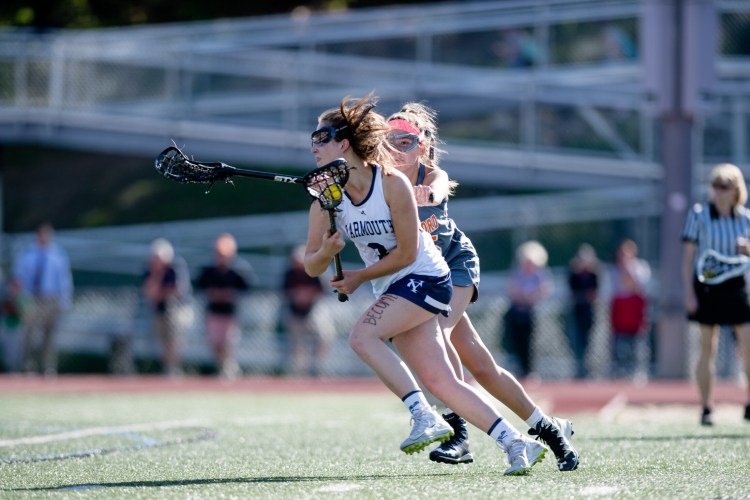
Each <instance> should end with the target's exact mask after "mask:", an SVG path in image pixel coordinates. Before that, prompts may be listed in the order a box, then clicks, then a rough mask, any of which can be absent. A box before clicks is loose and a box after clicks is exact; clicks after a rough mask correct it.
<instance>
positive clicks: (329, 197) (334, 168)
mask: <svg viewBox="0 0 750 500" xmlns="http://www.w3.org/2000/svg"><path fill="white" fill-rule="evenodd" d="M348 180H349V165H348V164H347V163H346V160H344V159H343V158H339V159H337V160H333V161H332V162H330V163H327V164H325V165H323V166H322V167H318V168H316V169H315V170H312V171H311V172H308V173H307V174H306V175H305V176H304V177H303V178H302V182H303V183H304V184H305V188H306V189H307V194H309V195H310V196H311V197H312V198H314V199H316V200H318V202H319V203H320V206H321V207H322V208H323V210H333V209H334V208H336V207H337V206H338V205H339V204H340V203H341V202H342V201H343V199H344V186H345V185H346V181H348Z"/></svg>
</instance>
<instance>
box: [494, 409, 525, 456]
mask: <svg viewBox="0 0 750 500" xmlns="http://www.w3.org/2000/svg"><path fill="white" fill-rule="evenodd" d="M487 434H489V435H490V437H491V438H492V439H494V440H495V443H497V445H498V446H499V447H500V448H502V449H504V450H507V449H508V448H510V444H511V443H512V442H513V440H514V439H516V438H518V437H520V435H521V434H520V433H519V432H518V430H517V429H516V428H515V427H513V426H512V425H511V424H510V423H509V422H508V421H506V420H505V419H504V418H503V417H500V418H498V419H497V420H495V423H494V424H492V427H490V430H488V431H487Z"/></svg>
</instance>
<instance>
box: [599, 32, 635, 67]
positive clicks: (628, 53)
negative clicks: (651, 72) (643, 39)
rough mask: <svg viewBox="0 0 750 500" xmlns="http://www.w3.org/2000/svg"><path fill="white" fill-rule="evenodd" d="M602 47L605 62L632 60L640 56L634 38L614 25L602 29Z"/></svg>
mask: <svg viewBox="0 0 750 500" xmlns="http://www.w3.org/2000/svg"><path fill="white" fill-rule="evenodd" d="M601 47H602V50H603V51H604V60H605V61H610V62H611V61H623V60H632V59H635V58H636V57H637V55H638V53H637V49H636V45H635V42H634V41H633V38H632V37H631V36H630V35H629V34H628V33H627V32H626V31H625V30H624V29H622V28H621V27H620V26H618V25H616V24H613V23H607V24H605V25H604V26H603V27H602V31H601Z"/></svg>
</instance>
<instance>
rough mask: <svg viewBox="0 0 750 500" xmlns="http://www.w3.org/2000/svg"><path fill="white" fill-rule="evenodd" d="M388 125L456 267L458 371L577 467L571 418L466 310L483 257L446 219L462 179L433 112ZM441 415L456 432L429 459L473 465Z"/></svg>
mask: <svg viewBox="0 0 750 500" xmlns="http://www.w3.org/2000/svg"><path fill="white" fill-rule="evenodd" d="M388 124H389V127H390V129H391V131H390V134H389V135H388V140H389V143H390V144H391V146H392V148H393V149H394V152H393V156H394V159H395V160H396V163H397V167H398V169H399V170H400V171H401V172H403V173H404V174H405V175H406V177H407V178H408V179H409V181H410V182H411V184H412V186H413V190H414V197H415V198H416V201H417V207H418V212H419V220H420V223H421V226H422V228H423V229H424V230H426V231H427V232H429V233H430V234H431V235H432V239H433V241H434V242H435V245H436V246H437V247H438V248H439V249H440V251H441V252H442V254H443V257H444V258H445V260H446V262H447V263H448V266H449V267H450V270H451V282H452V284H453V296H452V298H451V301H450V306H451V310H452V311H453V312H452V314H451V315H450V316H448V317H438V320H439V323H440V327H441V329H442V331H443V335H444V337H445V344H446V349H447V351H448V355H449V358H450V360H451V364H452V365H453V367H454V369H455V371H456V375H457V376H458V377H459V378H460V379H463V369H462V365H464V366H466V368H467V369H468V370H469V371H470V372H471V374H472V375H473V376H474V378H475V379H476V380H477V382H479V383H480V384H481V385H482V387H484V388H485V389H486V390H487V391H488V392H489V393H490V394H491V395H492V396H494V397H495V398H497V399H498V400H500V401H501V402H502V403H503V404H505V405H506V406H508V408H510V409H511V410H512V411H513V412H514V413H516V414H517V415H518V416H519V417H521V418H522V419H524V420H525V422H526V423H527V424H528V425H529V426H530V427H531V429H530V430H529V434H532V435H537V436H539V438H541V439H542V440H543V441H544V442H545V443H547V445H548V446H549V447H550V448H551V449H552V451H553V452H554V453H555V456H556V458H557V465H558V468H559V469H560V470H562V471H567V470H574V469H575V468H576V467H577V466H578V452H577V451H576V450H575V449H574V448H573V447H572V446H571V444H570V441H569V438H570V436H571V435H572V434H573V428H572V424H571V423H570V421H568V420H564V419H558V418H554V417H549V416H547V415H545V414H544V413H543V412H542V410H541V409H540V408H539V407H538V406H537V405H536V404H534V402H533V401H532V400H531V398H530V397H529V396H528V394H527V393H526V391H525V390H524V389H523V387H522V386H521V384H520V383H519V382H518V380H516V378H515V377H514V376H513V375H512V374H511V373H510V372H508V371H507V370H505V369H503V368H501V367H500V366H498V365H497V364H496V363H495V360H494V359H493V357H492V354H491V353H490V351H489V350H488V349H487V347H486V346H485V345H484V343H483V342H482V339H481V338H480V337H479V334H478V333H477V331H476V330H475V329H474V326H473V325H472V323H471V320H470V319H469V316H468V315H467V314H466V308H467V307H468V305H469V304H470V303H473V302H475V301H476V300H477V296H478V285H479V256H478V255H477V252H476V250H475V249H474V246H473V245H472V243H471V240H469V238H467V237H466V235H465V234H464V233H463V232H461V230H460V229H458V227H456V224H455V222H454V221H453V219H451V218H450V217H449V216H448V198H449V197H450V196H451V195H452V194H453V191H454V189H455V187H456V185H457V183H456V182H455V181H452V180H450V179H449V178H448V174H447V173H446V172H445V171H444V170H442V169H441V168H440V167H439V157H440V154H441V152H442V151H441V150H440V149H439V147H438V146H439V144H440V141H439V138H438V135H437V125H436V112H435V111H434V110H432V109H431V108H429V107H427V106H426V105H424V104H421V103H407V104H404V105H403V106H402V108H401V110H400V111H399V112H397V113H394V114H393V115H391V116H390V117H389V118H388ZM443 417H444V418H445V420H446V421H447V422H448V423H450V424H451V426H452V427H453V429H454V431H455V434H454V436H453V437H452V438H451V439H450V440H448V441H446V442H444V443H443V444H441V446H439V447H438V448H436V449H435V450H433V451H432V452H431V453H430V459H431V460H433V461H436V462H443V463H449V464H458V463H469V462H472V461H473V456H472V454H471V452H470V450H469V440H468V431H467V428H466V421H465V420H464V419H463V418H461V417H460V416H459V415H458V414H456V413H455V412H453V411H452V409H450V408H446V410H445V414H444V415H443Z"/></svg>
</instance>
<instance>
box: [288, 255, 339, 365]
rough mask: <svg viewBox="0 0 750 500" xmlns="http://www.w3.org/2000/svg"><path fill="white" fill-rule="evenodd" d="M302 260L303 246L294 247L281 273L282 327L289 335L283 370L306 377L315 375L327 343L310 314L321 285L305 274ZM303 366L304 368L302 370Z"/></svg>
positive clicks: (320, 290)
mask: <svg viewBox="0 0 750 500" xmlns="http://www.w3.org/2000/svg"><path fill="white" fill-rule="evenodd" d="M304 258H305V247H302V246H301V247H297V248H295V249H294V250H293V251H292V253H291V255H290V258H289V267H288V268H287V270H286V272H285V273H284V282H283V285H282V288H283V291H284V298H285V299H286V310H285V311H284V327H285V329H286V332H287V334H288V335H289V344H288V346H289V347H288V351H287V360H286V364H287V365H288V366H287V367H285V371H287V372H290V373H293V374H296V375H299V374H302V373H304V372H305V371H307V373H308V374H310V375H312V376H317V375H319V374H320V370H321V367H322V364H323V361H324V357H325V355H326V353H327V352H328V342H327V340H326V338H325V337H324V336H323V335H322V334H321V331H320V329H319V328H318V325H316V324H315V321H314V318H313V317H312V315H311V312H312V310H313V308H314V307H315V304H316V303H317V302H318V299H320V297H321V296H322V295H323V285H322V283H321V282H320V280H319V279H318V278H313V277H311V276H309V275H308V274H307V273H306V272H305V262H304ZM308 341H309V342H310V344H311V346H310V347H311V349H312V357H311V358H310V359H309V361H308V362H307V363H305V358H306V357H307V355H306V352H307V348H308V346H307V345H306V344H307V343H308ZM305 364H307V365H308V366H307V368H306V369H305Z"/></svg>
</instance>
